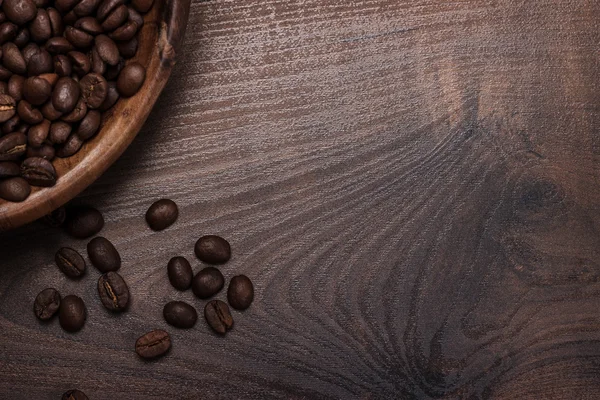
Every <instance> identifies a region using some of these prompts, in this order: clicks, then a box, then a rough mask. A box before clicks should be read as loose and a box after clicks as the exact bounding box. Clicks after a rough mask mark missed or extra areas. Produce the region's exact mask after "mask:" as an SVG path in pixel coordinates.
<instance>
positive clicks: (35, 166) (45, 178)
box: [21, 157, 56, 187]
mask: <svg viewBox="0 0 600 400" xmlns="http://www.w3.org/2000/svg"><path fill="white" fill-rule="evenodd" d="M21 176H22V177H23V178H25V180H26V181H27V182H28V183H29V184H30V185H32V186H42V187H50V186H54V185H55V184H56V170H55V169H54V166H53V165H52V163H51V162H50V161H48V160H45V159H43V158H40V157H31V158H26V159H25V161H23V162H22V163H21Z"/></svg>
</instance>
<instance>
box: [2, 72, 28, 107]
mask: <svg viewBox="0 0 600 400" xmlns="http://www.w3.org/2000/svg"><path fill="white" fill-rule="evenodd" d="M24 82H25V78H23V77H22V76H21V75H13V76H11V77H10V79H9V80H8V93H6V94H8V95H10V96H11V97H12V98H13V99H14V100H15V101H21V100H22V99H23V83H24Z"/></svg>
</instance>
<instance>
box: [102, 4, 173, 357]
mask: <svg viewBox="0 0 600 400" xmlns="http://www.w3.org/2000/svg"><path fill="white" fill-rule="evenodd" d="M105 1H106V0H105ZM170 348H171V337H170V336H169V334H168V333H167V332H166V331H163V330H162V329H157V330H154V331H152V332H148V333H146V334H145V335H144V336H142V337H140V338H139V339H138V340H137V341H136V342H135V352H136V353H137V354H138V356H140V357H142V358H146V359H151V358H156V357H160V356H162V355H165V354H166V353H167V352H168V351H169V349H170Z"/></svg>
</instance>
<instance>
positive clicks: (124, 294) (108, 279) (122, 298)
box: [98, 272, 129, 312]
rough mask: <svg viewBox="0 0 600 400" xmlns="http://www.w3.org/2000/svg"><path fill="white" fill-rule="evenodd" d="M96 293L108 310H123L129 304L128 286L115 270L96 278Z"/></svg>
mask: <svg viewBox="0 0 600 400" xmlns="http://www.w3.org/2000/svg"><path fill="white" fill-rule="evenodd" d="M98 295H99V296H100V301H102V304H103V305H104V307H106V309H107V310H109V311H113V312H117V311H125V309H126V308H127V305H128V304H129V288H128V287H127V284H126V283H125V281H124V280H123V278H122V277H121V275H119V274H117V273H116V272H108V273H106V274H104V275H102V276H101V277H100V279H98Z"/></svg>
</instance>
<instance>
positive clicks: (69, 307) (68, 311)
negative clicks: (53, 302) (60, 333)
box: [58, 295, 87, 332]
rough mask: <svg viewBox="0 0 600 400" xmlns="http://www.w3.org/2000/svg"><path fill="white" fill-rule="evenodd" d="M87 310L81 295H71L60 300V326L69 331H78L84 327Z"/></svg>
mask: <svg viewBox="0 0 600 400" xmlns="http://www.w3.org/2000/svg"><path fill="white" fill-rule="evenodd" d="M86 317H87V312H86V310H85V303H84V302H83V300H82V299H81V297H77V296H75V295H69V296H66V297H64V298H63V299H62V300H61V302H60V308H59V310H58V321H59V322H60V326H62V328H63V329H64V330H65V331H67V332H77V331H79V330H81V328H83V325H84V324H85V320H86Z"/></svg>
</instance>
